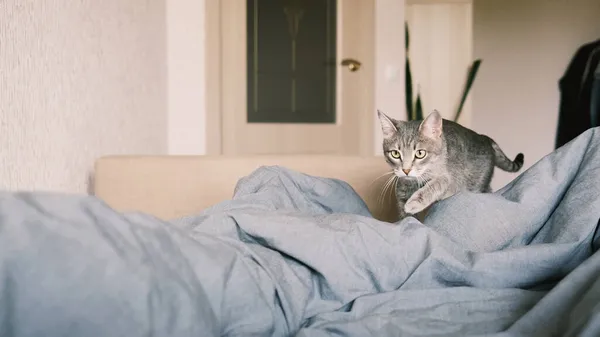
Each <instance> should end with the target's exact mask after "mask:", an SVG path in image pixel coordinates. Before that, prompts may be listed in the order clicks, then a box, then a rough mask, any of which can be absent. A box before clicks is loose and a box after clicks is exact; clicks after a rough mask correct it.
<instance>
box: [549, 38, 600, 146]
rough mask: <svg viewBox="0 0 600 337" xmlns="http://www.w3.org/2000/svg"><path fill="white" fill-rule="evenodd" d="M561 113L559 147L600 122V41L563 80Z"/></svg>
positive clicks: (577, 59)
mask: <svg viewBox="0 0 600 337" xmlns="http://www.w3.org/2000/svg"><path fill="white" fill-rule="evenodd" d="M559 88H560V93H561V97H560V110H559V116H558V128H557V132H556V143H555V148H559V147H561V146H563V145H564V144H566V143H568V142H570V141H571V140H573V139H574V138H575V137H577V136H578V135H580V134H581V133H583V132H584V131H585V130H587V129H589V128H592V127H596V126H598V125H599V124H598V123H599V122H600V40H597V41H594V42H592V43H588V44H586V45H583V46H582V47H581V48H579V50H578V51H577V53H575V56H574V57H573V60H572V61H571V63H570V64H569V67H568V68H567V71H566V72H565V74H564V76H563V77H562V78H561V79H560V81H559Z"/></svg>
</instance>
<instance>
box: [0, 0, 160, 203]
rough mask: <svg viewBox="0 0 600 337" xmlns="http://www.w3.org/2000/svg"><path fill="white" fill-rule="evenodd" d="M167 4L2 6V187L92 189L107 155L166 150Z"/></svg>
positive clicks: (116, 0)
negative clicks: (99, 161) (93, 175)
mask: <svg viewBox="0 0 600 337" xmlns="http://www.w3.org/2000/svg"><path fill="white" fill-rule="evenodd" d="M164 6H165V3H164V1H163V0H156V1H145V0H130V1H123V0H102V1H98V0H80V1H67V0H64V1H40V0H3V1H1V2H0V189H11V190H14V189H25V190H29V189H38V190H54V191H67V192H85V191H86V189H87V183H88V174H89V172H90V171H91V170H92V169H93V163H94V160H95V159H96V158H97V157H99V156H101V155H104V154H119V153H126V154H130V153H138V154H161V153H166V149H167V142H166V137H167V136H166V127H165V125H166V63H165V16H164V15H165V13H164Z"/></svg>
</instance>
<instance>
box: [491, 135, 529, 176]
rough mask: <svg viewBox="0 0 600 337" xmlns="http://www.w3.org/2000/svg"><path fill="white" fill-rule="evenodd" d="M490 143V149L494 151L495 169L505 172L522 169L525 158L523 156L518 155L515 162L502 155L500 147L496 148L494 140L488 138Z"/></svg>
mask: <svg viewBox="0 0 600 337" xmlns="http://www.w3.org/2000/svg"><path fill="white" fill-rule="evenodd" d="M490 141H491V143H492V149H494V164H495V165H496V166H497V167H499V168H500V169H502V170H504V171H506V172H517V171H518V170H520V169H521V167H523V162H524V160H525V156H523V154H522V153H519V154H518V155H517V156H516V157H515V160H510V159H509V158H508V157H507V156H506V155H505V154H504V152H502V149H501V148H500V146H498V144H496V142H495V141H494V140H492V139H491V138H490Z"/></svg>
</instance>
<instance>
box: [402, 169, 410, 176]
mask: <svg viewBox="0 0 600 337" xmlns="http://www.w3.org/2000/svg"><path fill="white" fill-rule="evenodd" d="M402 172H404V174H406V175H408V173H409V172H410V169H402Z"/></svg>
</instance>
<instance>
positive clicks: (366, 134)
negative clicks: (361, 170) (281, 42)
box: [204, 0, 403, 155]
mask: <svg viewBox="0 0 600 337" xmlns="http://www.w3.org/2000/svg"><path fill="white" fill-rule="evenodd" d="M222 1H232V0H220V1H215V0H205V1H204V3H205V13H204V14H205V16H204V17H205V22H204V31H205V60H204V61H205V77H206V82H205V83H206V87H205V116H206V129H205V130H206V151H205V152H206V154H207V155H220V154H223V132H222V128H223V121H222V119H223V106H222V99H223V92H224V90H223V88H222V83H223V72H222V62H221V60H222V56H223V55H222V43H223V38H224V37H223V35H222V31H223V27H222V24H221V23H222V22H223V11H222V7H221V3H222ZM235 1H240V0H235ZM401 2H402V5H403V1H401ZM370 20H371V22H373V24H374V28H373V30H372V31H373V35H374V36H372V37H371V40H372V41H375V40H376V36H377V32H376V20H375V18H371V19H370ZM402 43H403V42H402ZM373 50H374V52H373V53H371V54H372V55H370V57H368V58H366V59H362V60H361V61H362V62H363V64H370V68H371V75H372V76H370V77H372V78H369V80H368V81H367V82H368V84H367V85H369V86H370V87H371V88H372V90H368V91H367V93H366V94H365V95H366V97H365V101H366V103H367V105H368V106H370V107H373V117H369V116H368V115H366V116H365V118H364V120H363V121H361V130H360V135H359V136H360V137H361V138H362V139H364V144H361V149H360V153H361V155H372V154H373V150H372V149H373V147H374V146H375V144H374V142H375V139H374V138H375V132H376V124H375V123H376V119H375V109H374V107H375V102H374V101H375V90H376V85H375V84H376V83H375V81H376V79H375V77H376V75H375V73H376V71H377V69H376V64H375V61H376V57H375V48H373ZM340 69H341V68H340Z"/></svg>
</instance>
